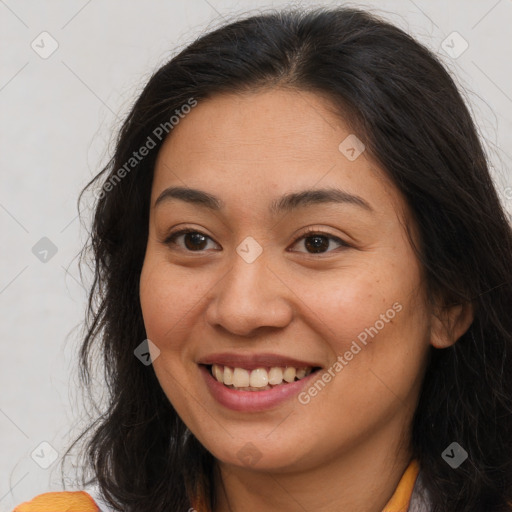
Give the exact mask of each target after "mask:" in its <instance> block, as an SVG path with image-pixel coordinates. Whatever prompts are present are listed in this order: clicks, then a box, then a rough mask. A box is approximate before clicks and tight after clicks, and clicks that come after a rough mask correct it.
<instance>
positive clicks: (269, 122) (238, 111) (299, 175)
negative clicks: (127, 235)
mask: <svg viewBox="0 0 512 512" xmlns="http://www.w3.org/2000/svg"><path fill="white" fill-rule="evenodd" d="M353 137H357V135H356V134H353V133H351V130H350V127H349V126H348V125H347V124H346V123H344V121H343V119H342V118H341V117H340V116H339V115H337V114H336V113H335V110H334V107H333V105H332V104H330V103H329V102H328V101H327V100H326V99H325V98H323V97H322V96H320V95H316V94H314V93H311V92H305V91H294V90H286V89H270V90H264V91H260V92H256V93H243V94H222V95H217V96H213V97H211V98H209V99H206V100H201V101H199V103H198V105H197V106H196V107H195V108H194V109H192V110H191V112H190V113H189V114H187V115H186V116H184V117H183V119H181V120H180V122H179V124H178V125H176V126H175V127H174V128H173V130H172V132H171V134H170V136H168V137H167V139H166V141H165V142H164V144H163V145H162V147H161V149H160V152H159V155H158V158H157V162H156V167H155V175H154V179H153V190H152V204H154V202H155V201H156V198H157V197H158V196H159V195H160V194H161V192H162V191H163V190H164V189H165V188H167V187H169V186H171V185H174V186H185V187H192V188H197V189H202V190H208V191H210V192H211V193H212V194H214V195H215V196H217V197H221V198H223V199H225V201H226V202H227V203H229V202H236V201H246V202H247V201H249V202H253V203H257V202H259V201H264V202H266V203H268V202H269V198H270V197H273V198H275V197H277V196H279V195H282V194H284V193H286V192H290V191H293V190H299V189H300V190H302V189H306V188H307V189H312V188H317V187H318V188H325V187H337V188H342V189H343V190H344V191H346V192H347V193H351V194H353V195H357V196H360V197H363V198H367V200H368V202H369V203H376V206H377V210H378V209H379V208H380V209H381V210H382V209H383V208H384V209H385V208H386V207H387V208H391V210H393V209H396V207H397V206H398V207H400V208H401V209H402V207H403V201H402V200H401V198H400V196H399V194H398V191H397V190H396V188H395V187H394V186H393V185H392V183H391V182H390V180H389V178H388V177H387V174H386V173H384V172H383V171H382V170H381V169H379V168H378V166H376V165H375V163H374V162H373V161H372V160H371V159H370V158H369V157H368V156H367V155H366V154H365V152H364V151H363V152H362V153H361V154H360V155H359V156H358V157H357V158H355V159H349V158H347V154H346V153H345V152H344V150H345V149H346V148H345V146H346V143H345V144H344V141H347V140H348V141H349V142H350V141H352V140H353V139H352V138H353ZM340 144H341V149H342V150H340ZM379 203H381V204H380V205H379ZM265 208H268V204H266V206H265Z"/></svg>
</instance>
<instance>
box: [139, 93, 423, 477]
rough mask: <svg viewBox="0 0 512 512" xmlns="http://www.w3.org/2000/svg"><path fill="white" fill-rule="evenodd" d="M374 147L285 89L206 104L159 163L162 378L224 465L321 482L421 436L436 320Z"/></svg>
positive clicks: (144, 297) (147, 289)
mask: <svg viewBox="0 0 512 512" xmlns="http://www.w3.org/2000/svg"><path fill="white" fill-rule="evenodd" d="M347 137H348V139H347ZM361 149H362V148H361V147H360V146H358V144H357V140H356V139H354V135H353V134H351V132H350V129H349V128H348V127H347V126H345V125H344V123H342V122H341V121H340V119H339V118H338V117H336V116H335V115H334V114H333V113H332V109H329V105H328V104H327V103H326V102H325V100H324V99H322V98H321V97H319V96H317V95H315V94H313V93H307V92H291V91H285V90H277V89H274V90H270V91H269V90H267V91H265V92H258V93H251V94H245V95H222V96H216V97H214V98H212V99H209V100H205V101H201V102H199V103H198V105H197V106H196V107H195V108H193V109H192V111H191V112H190V113H189V114H188V115H186V116H185V117H184V118H183V119H181V120H180V122H179V124H178V125H177V126H175V127H174V129H173V131H172V134H171V136H170V137H169V138H168V139H167V140H166V142H165V143H164V145H163V147H162V148H161V150H160V153H159V155H158V160H157V163H156V168H155V175H154V180H153V187H152V193H151V211H150V226H149V239H148V244H147V251H146V255H145V260H144V265H143V269H142V274H141V278H140V300H141V306H142V312H143V316H144V323H145V327H146V332H147V337H148V339H149V340H151V342H152V343H154V344H155V345H156V346H157V347H158V349H159V350H160V353H159V355H158V356H157V357H155V358H154V361H153V367H154V370H155V373H156V375H157V378H158V380H159V382H160V384H161V386H162V388H163V390H164V392H165V394H166V395H167V397H168V398H169V400H170V402H171V403H172V405H173V406H174V408H175V409H176V411H177V412H178V414H179V415H180V417H181V418H182V419H183V421H184V422H185V423H186V425H187V426H188V427H189V429H190V430H191V431H192V432H193V433H194V434H195V436H196V437H197V438H198V439H199V440H200V442H201V443H202V444H203V445H204V446H205V447H206V448H207V449H208V450H209V451H210V452H211V453H212V454H213V455H214V456H215V457H216V458H217V459H219V460H220V461H222V462H223V463H225V464H228V465H234V466H243V467H245V468H251V469H253V470H258V469H264V470H266V471H269V470H275V471H291V470H295V469H297V468H300V469H301V470H305V469H307V468H312V467H314V466H318V465H320V464H325V463H326V461H328V460H333V459H335V458H339V457H346V458H347V460H348V458H350V457H351V456H352V455H353V456H357V454H361V453H362V451H363V450H365V451H366V452H367V453H368V454H370V453H372V451H374V450H376V451H375V452H374V453H375V454H377V453H381V452H382V447H384V446H385V447H386V449H387V450H390V449H391V450H394V449H397V450H398V448H397V447H398V444H399V441H400V440H401V439H402V438H401V435H402V433H403V431H404V430H407V427H408V426H409V422H410V419H411V417H412V414H413V412H414V409H415V406H416V402H417V398H418V393H419V389H420V385H421V381H422V377H423V372H424V367H425V363H426V357H427V351H428V347H429V344H430V343H431V342H432V339H431V332H430V320H431V316H430V312H429V310H428V309H427V306H426V301H425V293H424V284H423V282H422V272H421V268H420V266H419V264H418V261H417V259H416V257H415V255H414V253H413V250H412V248H411V246H410V243H409V241H408V239H407V236H406V232H405V227H404V224H403V222H409V223H410V214H409V213H408V212H409V210H408V208H407V206H406V204H405V202H404V200H403V199H402V198H401V196H400V194H399V193H398V191H397V189H396V188H395V187H394V186H393V185H392V184H391V183H390V181H389V180H388V179H387V177H386V175H385V174H384V173H383V172H382V171H381V170H380V169H379V168H378V167H377V166H375V165H373V164H372V162H371V161H370V160H369V159H368V157H367V155H366V153H365V152H364V151H362V152H361V153H360V150H361ZM359 153H360V154H359ZM174 187H180V188H186V189H194V190H197V191H199V192H194V193H189V194H188V195H184V194H181V198H178V197H176V196H177V194H176V193H174V194H173V193H171V192H169V189H170V188H174ZM166 190H167V194H166V195H164V196H163V197H162V198H161V199H160V201H159V202H158V204H156V205H155V202H156V201H157V199H158V198H159V197H161V194H162V193H164V191H166ZM306 191H307V193H306ZM313 191H321V192H318V193H317V194H314V193H313ZM291 194H293V195H294V196H290V195H291ZM295 194H296V196H295ZM206 195H207V196H206ZM173 196H174V197H173ZM203 196H206V198H205V197H203ZM212 197H214V198H215V199H214V200H212ZM184 228H187V229H190V230H191V231H192V232H195V233H196V234H181V235H176V236H175V237H174V238H173V239H172V240H168V241H167V242H166V239H167V238H168V236H169V235H170V234H171V232H174V233H175V232H176V231H180V230H181V229H184ZM307 230H309V231H311V232H312V233H311V232H310V233H308V232H307ZM156 353H157V352H156V351H155V352H153V355H156ZM214 363H215V364H216V367H215V369H214V370H213V371H214V372H215V373H216V375H217V377H218V378H219V379H222V380H224V379H226V380H227V382H228V383H231V384H229V386H228V385H226V384H224V383H220V382H219V381H218V380H217V379H216V378H215V377H213V376H212V375H211V373H210V372H211V365H213V364H214ZM286 367H289V368H288V369H286ZM279 368H280V370H279ZM301 369H302V370H301ZM304 369H305V371H304ZM313 370H315V371H313ZM309 372H311V373H309ZM297 373H298V377H302V378H301V379H300V380H296V379H297ZM304 373H305V374H306V375H305V376H303V375H304ZM269 379H270V382H272V383H274V384H273V385H270V386H269V384H268V382H269ZM283 379H284V380H283ZM288 381H290V382H288ZM277 382H281V384H277ZM247 386H251V387H252V390H247ZM239 388H244V389H245V390H240V389H239ZM379 449H380V450H381V452H379V451H378V450H379Z"/></svg>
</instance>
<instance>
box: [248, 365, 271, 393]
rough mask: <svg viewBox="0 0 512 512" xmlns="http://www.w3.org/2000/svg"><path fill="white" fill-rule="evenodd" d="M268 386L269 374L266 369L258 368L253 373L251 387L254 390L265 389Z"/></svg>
mask: <svg viewBox="0 0 512 512" xmlns="http://www.w3.org/2000/svg"><path fill="white" fill-rule="evenodd" d="M267 384H268V373H267V370H265V368H256V369H255V370H253V371H252V372H251V376H250V381H249V385H250V386H251V387H252V388H263V387H265V386H266V385H267Z"/></svg>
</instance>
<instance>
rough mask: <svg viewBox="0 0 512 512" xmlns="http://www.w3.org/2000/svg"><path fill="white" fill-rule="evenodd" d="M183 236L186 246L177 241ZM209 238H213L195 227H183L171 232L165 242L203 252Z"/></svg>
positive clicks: (188, 249)
mask: <svg viewBox="0 0 512 512" xmlns="http://www.w3.org/2000/svg"><path fill="white" fill-rule="evenodd" d="M181 236H183V241H184V246H183V245H181V244H178V243H176V240H177V239H178V238H179V237H181ZM208 240H211V238H210V237H209V236H207V235H205V234H203V233H201V232H200V231H196V230H193V229H182V230H180V231H177V232H176V233H171V234H170V235H169V236H168V237H167V238H166V239H165V240H164V243H165V244H167V245H171V244H172V245H178V246H179V247H181V248H182V249H183V248H184V249H185V250H187V251H192V252H202V251H203V249H204V248H205V247H206V246H207V244H208V242H207V241H208Z"/></svg>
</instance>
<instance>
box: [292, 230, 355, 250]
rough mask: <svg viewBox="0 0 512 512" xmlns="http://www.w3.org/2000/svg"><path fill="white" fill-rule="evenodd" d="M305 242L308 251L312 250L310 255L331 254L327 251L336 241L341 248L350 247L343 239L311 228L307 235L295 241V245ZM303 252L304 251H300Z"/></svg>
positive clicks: (304, 234)
mask: <svg viewBox="0 0 512 512" xmlns="http://www.w3.org/2000/svg"><path fill="white" fill-rule="evenodd" d="M301 240H304V241H305V242H306V243H305V247H306V249H310V250H311V251H312V252H310V254H318V253H324V252H330V251H325V249H327V248H328V247H329V244H330V241H331V240H334V241H335V242H337V243H338V244H339V245H340V246H341V247H345V248H348V247H350V245H349V244H347V242H345V241H343V240H342V239H341V238H338V237H337V236H334V235H331V234H329V233H326V232H323V231H317V230H315V229H311V228H309V229H308V230H307V231H306V232H305V233H303V234H302V235H301V236H300V237H299V238H297V239H296V240H295V242H294V243H293V245H295V244H297V242H299V241H301ZM299 252H303V251H299Z"/></svg>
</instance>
